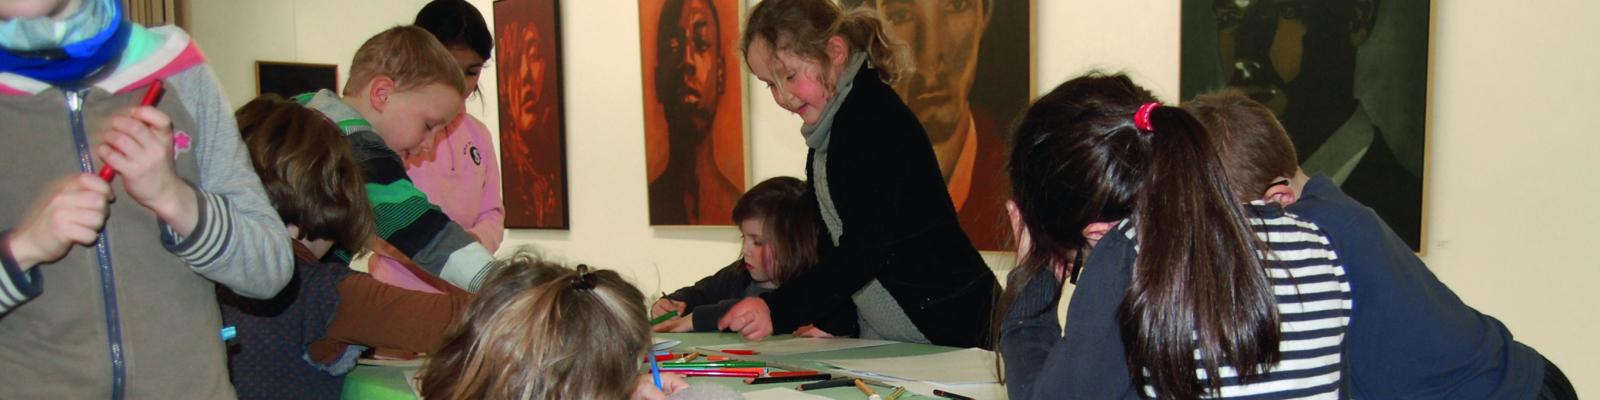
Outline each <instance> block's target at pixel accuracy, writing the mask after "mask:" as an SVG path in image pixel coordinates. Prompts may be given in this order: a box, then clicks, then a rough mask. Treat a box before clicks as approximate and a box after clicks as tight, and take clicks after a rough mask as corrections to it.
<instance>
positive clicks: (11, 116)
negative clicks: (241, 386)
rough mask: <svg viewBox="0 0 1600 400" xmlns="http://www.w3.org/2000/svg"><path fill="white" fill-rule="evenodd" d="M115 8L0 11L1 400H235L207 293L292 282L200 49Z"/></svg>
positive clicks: (63, 4)
mask: <svg viewBox="0 0 1600 400" xmlns="http://www.w3.org/2000/svg"><path fill="white" fill-rule="evenodd" d="M124 3H125V2H122V1H117V0H22V1H12V0H7V1H0V121H4V122H3V123H0V137H4V138H5V139H6V145H5V146H4V149H3V155H0V160H3V161H0V166H3V168H0V182H5V185H6V190H4V191H0V210H3V211H0V261H3V264H4V272H3V273H0V315H3V318H0V332H3V333H0V354H3V355H4V356H0V371H6V372H5V373H4V374H0V388H3V389H0V390H3V393H0V397H5V398H24V399H28V398H69V399H85V398H124V397H126V398H134V399H145V398H149V399H172V398H186V399H229V398H233V397H234V393H233V388H231V387H230V386H229V385H228V372H227V365H226V364H225V363H224V360H225V357H224V352H225V349H224V348H223V346H222V343H221V342H219V341H218V340H217V332H218V330H219V329H221V328H222V326H221V321H220V317H219V315H220V314H221V313H220V312H219V310H218V309H217V302H216V292H215V290H216V289H215V286H216V285H217V284H221V285H223V286H227V287H228V288H230V289H232V290H234V291H235V292H237V293H239V294H241V295H244V296H249V297H253V298H267V297H272V295H274V294H276V293H278V291H279V290H280V289H282V288H283V287H284V284H285V283H287V282H288V281H289V276H290V274H291V273H292V272H293V271H294V268H293V266H294V263H293V261H292V255H291V252H290V251H289V238H288V235H287V234H286V233H284V229H283V222H281V221H279V220H278V217H277V215H276V214H274V213H273V212H272V206H271V205H270V204H268V203H267V198H266V196H265V195H264V194H262V192H261V182H260V180H258V179H257V178H256V175H255V172H253V171H251V170H250V163H249V161H248V160H246V158H245V150H244V147H243V146H242V145H241V144H240V142H239V131H238V128H237V127H235V126H234V121H233V114H232V113H230V112H229V110H228V106H227V105H226V103H227V102H226V101H225V100H224V97H223V95H222V89H221V87H220V85H219V84H218V83H217V79H216V76H215V75H214V74H213V73H212V71H211V68H210V67H209V66H207V65H206V61H205V57H204V56H202V55H201V51H200V48H199V47H198V46H197V45H196V44H195V43H194V41H193V40H191V39H190V38H189V35H188V34H187V33H184V32H183V31H182V30H180V29H178V28H175V27H171V26H164V27H158V28H146V27H143V26H139V25H138V24H135V23H133V22H129V21H127V20H124V19H123V15H124V11H125V7H126V6H124ZM152 82H161V83H162V85H163V87H165V93H166V94H165V95H164V96H159V97H158V98H155V99H153V100H156V101H155V102H154V103H153V104H150V105H149V106H141V105H140V104H141V99H142V98H143V97H145V96H146V93H147V92H149V91H150V86H151V85H152ZM102 170H103V171H105V172H106V173H107V174H106V175H105V177H104V178H102V177H101V176H96V172H97V171H102ZM113 198H114V199H116V201H112V199H113ZM29 204H32V206H31V207H30V206H29Z"/></svg>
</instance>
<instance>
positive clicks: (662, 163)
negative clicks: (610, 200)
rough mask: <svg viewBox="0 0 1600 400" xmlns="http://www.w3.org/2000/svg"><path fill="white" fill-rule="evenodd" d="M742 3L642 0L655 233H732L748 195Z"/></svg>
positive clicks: (641, 32) (727, 0)
mask: <svg viewBox="0 0 1600 400" xmlns="http://www.w3.org/2000/svg"><path fill="white" fill-rule="evenodd" d="M742 10H743V9H742V8H740V7H739V2H738V1H737V0H640V1H639V37H640V43H639V44H640V48H641V50H642V51H641V53H642V54H643V58H644V60H643V64H641V65H642V66H643V68H642V70H643V75H644V110H645V113H644V115H645V160H646V163H645V165H646V177H647V179H648V181H649V203H650V225H733V216H732V213H733V204H734V202H736V201H738V199H739V195H740V194H742V193H744V181H745V166H744V96H743V93H744V91H743V89H742V86H741V84H740V81H741V79H742V77H743V71H742V70H740V67H739V63H740V62H741V59H740V57H739V53H738V51H737V50H736V49H735V47H734V44H735V43H736V41H737V40H738V37H739V15H740V12H741V11H742Z"/></svg>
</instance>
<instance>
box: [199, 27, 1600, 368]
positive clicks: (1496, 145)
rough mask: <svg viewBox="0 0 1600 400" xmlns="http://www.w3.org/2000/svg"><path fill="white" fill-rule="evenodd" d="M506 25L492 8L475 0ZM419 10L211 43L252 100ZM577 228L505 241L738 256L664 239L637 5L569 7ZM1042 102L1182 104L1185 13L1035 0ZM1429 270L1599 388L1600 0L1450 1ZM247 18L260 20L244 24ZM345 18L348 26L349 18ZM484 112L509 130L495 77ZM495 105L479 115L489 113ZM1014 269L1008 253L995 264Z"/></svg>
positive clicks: (1436, 60)
mask: <svg viewBox="0 0 1600 400" xmlns="http://www.w3.org/2000/svg"><path fill="white" fill-rule="evenodd" d="M472 2H473V4H476V5H477V6H478V7H479V9H480V10H483V11H484V12H485V14H489V16H490V17H491V18H492V11H491V10H492V8H491V4H490V0H472ZM422 3H424V1H422V0H405V1H393V0H342V1H326V0H293V1H270V2H263V1H255V0H205V1H198V2H195V4H194V5H193V7H194V10H193V11H194V14H193V15H194V16H195V18H194V20H193V21H194V33H195V37H196V38H197V39H198V40H199V41H200V43H201V45H202V46H203V47H204V48H205V49H206V51H207V53H208V55H210V56H211V59H212V63H213V65H214V66H215V67H216V68H217V71H218V74H219V75H221V77H222V80H223V83H224V86H225V88H226V89H227V90H228V92H229V93H230V94H231V96H230V99H232V101H233V102H234V103H235V104H242V102H243V101H245V100H247V99H248V98H249V97H250V96H251V95H253V94H254V84H255V78H254V73H253V69H252V68H253V65H254V61H255V60H257V59H261V60H275V61H299V62H318V63H338V64H340V66H341V76H342V75H343V69H345V68H347V67H348V63H349V58H350V56H351V55H352V54H353V53H354V51H355V48H356V47H357V46H359V45H360V43H361V41H362V40H365V38H366V37H368V36H370V35H372V34H373V33H376V32H378V31H379V30H381V29H383V28H385V27H388V26H390V25H393V24H399V23H406V22H409V21H410V20H411V17H412V16H413V15H414V12H415V10H417V9H418V8H420V5H421V4H422ZM562 3H563V4H562V6H563V7H564V9H563V10H562V19H561V24H562V26H563V28H564V29H563V32H562V35H563V37H562V47H563V48H562V52H563V56H564V64H563V69H564V71H565V73H566V77H565V85H566V86H565V90H566V93H567V99H566V104H567V114H566V117H567V138H568V143H569V144H568V149H567V154H568V167H569V172H568V173H569V180H570V182H571V187H570V190H571V194H570V195H571V198H570V206H571V213H572V214H571V215H572V226H573V229H572V230H571V231H532V230H518V231H512V232H510V233H509V234H508V235H507V238H508V247H512V246H515V245H517V244H532V245H536V246H538V247H540V248H542V249H544V250H546V251H547V252H548V253H550V254H553V255H556V256H559V257H562V258H565V259H569V260H581V261H583V262H587V263H591V264H597V265H602V266H606V267H610V268H615V269H619V270H622V271H623V272H624V274H631V275H632V276H634V278H635V279H636V283H638V284H639V286H640V287H641V289H644V290H645V291H646V292H657V291H662V290H671V289H674V288H677V287H679V286H683V285H686V284H688V283H691V282H692V281H693V280H694V279H696V278H698V277H700V276H703V275H705V274H707V273H709V272H710V271H712V270H714V269H715V268H717V267H720V266H722V265H724V264H726V263H727V262H729V261H731V260H732V259H733V257H734V256H735V254H736V252H737V240H738V234H737V233H736V232H735V231H734V230H733V229H731V228H651V227H649V226H648V223H647V218H646V214H645V213H646V211H645V210H646V206H645V198H646V196H645V187H646V185H645V180H644V175H645V174H644V169H645V166H644V160H643V158H644V157H643V156H644V145H643V142H644V141H643V135H644V134H643V126H644V123H643V111H642V107H643V105H642V100H637V99H639V98H640V97H641V87H640V85H641V83H640V76H641V75H640V67H639V61H638V60H639V39H638V24H637V22H636V21H638V18H639V16H638V11H637V3H636V2H635V1H633V0H582V1H573V0H569V1H565V2H562ZM1036 4H1037V7H1038V10H1037V12H1036V18H1037V21H1038V22H1037V23H1036V25H1038V29H1037V30H1038V33H1037V37H1036V40H1035V41H1036V43H1038V55H1037V57H1036V59H1037V69H1036V70H1037V72H1038V73H1037V75H1036V76H1035V81H1036V82H1039V83H1038V87H1037V88H1036V90H1037V91H1038V92H1039V93H1043V92H1045V91H1047V90H1049V89H1050V88H1051V87H1053V86H1054V84H1056V83H1059V82H1061V81H1063V80H1065V79H1068V78H1070V77H1071V76H1074V75H1075V74H1078V73H1081V72H1084V71H1087V70H1090V69H1102V70H1113V71H1124V72H1128V73H1129V74H1131V75H1133V76H1134V77H1135V79H1136V80H1138V81H1139V82H1141V83H1142V84H1144V85H1146V86H1147V87H1149V88H1150V89H1151V90H1152V91H1154V92H1156V93H1157V94H1158V95H1159V96H1160V97H1162V98H1163V99H1167V100H1174V99H1176V97H1177V92H1178V56H1179V44H1178V35H1179V32H1178V8H1177V3H1176V2H1172V1H1164V0H1130V1H1119V2H1100V1H1090V0H1066V1H1062V0H1048V1H1046V0H1038V1H1036ZM1433 14H1434V15H1433V18H1434V21H1433V33H1432V38H1433V42H1434V43H1433V62H1432V64H1433V66H1432V82H1431V93H1430V98H1429V101H1430V104H1431V108H1430V110H1431V118H1430V125H1429V126H1430V130H1431V132H1430V136H1429V144H1428V146H1429V152H1428V157H1429V158H1428V162H1427V168H1428V181H1427V182H1426V183H1425V186H1426V189H1425V190H1426V210H1427V211H1426V213H1427V221H1426V224H1425V226H1424V229H1425V231H1426V236H1425V239H1426V243H1424V246H1425V249H1424V253H1425V254H1426V257H1425V258H1426V259H1427V261H1428V263H1429V265H1430V266H1431V267H1432V268H1433V270H1434V271H1435V272H1436V273H1437V274H1438V275H1439V277H1440V278H1441V279H1443V280H1444V281H1445V283H1447V284H1449V285H1450V286H1451V287H1452V288H1453V289H1454V290H1455V291H1456V292H1457V293H1458V294H1459V295H1460V296H1461V297H1462V298H1463V299H1465V300H1466V302H1467V303H1468V304H1471V305H1473V306H1475V307H1477V308H1478V309H1480V310H1482V311H1484V312H1486V313H1489V314H1491V315H1494V316H1496V317H1498V318H1499V319H1501V320H1502V321H1504V322H1505V323H1506V324H1507V325H1508V326H1509V327H1510V328H1511V329H1512V332H1514V333H1515V334H1516V335H1517V337H1518V339H1519V340H1522V341H1523V342H1525V343H1528V344H1530V345H1532V346H1534V347H1535V348H1538V349H1539V350H1540V351H1541V352H1542V353H1544V354H1545V355H1546V356H1547V357H1549V358H1550V359H1552V360H1554V361H1555V362H1556V363H1557V364H1559V365H1561V367H1562V368H1563V369H1564V370H1566V372H1567V374H1568V375H1569V376H1570V377H1571V378H1572V380H1573V381H1574V383H1575V384H1577V385H1578V387H1579V389H1580V394H1584V395H1586V396H1587V397H1595V396H1600V385H1596V384H1592V383H1589V382H1593V381H1596V380H1597V379H1600V345H1595V344H1594V342H1595V341H1594V340H1593V339H1592V338H1591V337H1590V336H1591V334H1592V332H1596V331H1600V313H1597V312H1595V310H1594V307H1595V306H1596V305H1597V302H1596V301H1594V300H1591V299H1590V298H1589V297H1588V296H1586V295H1585V293H1586V292H1587V290H1586V289H1590V290H1592V288H1594V287H1595V286H1596V285H1597V284H1596V282H1600V261H1596V260H1600V258H1596V257H1594V256H1592V255H1590V254H1587V252H1585V251H1583V250H1582V249H1586V248H1589V247H1588V246H1593V245H1596V243H1600V233H1596V232H1597V231H1596V230H1594V229H1593V228H1592V227H1595V226H1600V210H1595V209H1594V207H1593V206H1592V204H1594V203H1596V200H1595V199H1594V198H1595V197H1596V196H1600V176H1597V175H1600V173H1597V172H1596V171H1600V157H1597V156H1595V154H1596V153H1597V152H1600V138H1597V135H1595V134H1593V133H1591V132H1589V130H1588V129H1585V128H1587V127H1586V126H1583V125H1584V124H1585V123H1586V122H1588V121H1587V120H1586V118H1584V117H1583V116H1584V115H1587V113H1588V112H1594V110H1595V109H1596V106H1597V105H1600V104H1597V102H1596V101H1594V100H1593V94H1594V93H1600V74H1597V73H1595V72H1594V71H1595V70H1596V69H1600V47H1597V46H1595V45H1594V44H1593V43H1592V42H1593V40H1594V38H1597V37H1600V27H1597V26H1596V25H1595V24H1592V23H1590V22H1591V21H1593V20H1594V19H1595V18H1596V17H1600V3H1597V2H1593V1H1587V0H1539V1H1534V2H1514V3H1513V2H1472V3H1471V4H1467V3H1460V2H1438V3H1435V4H1434V11H1433ZM241 17H243V18H241ZM341 24H342V25H341ZM487 71H489V73H486V74H485V79H484V82H483V85H482V86H483V89H484V94H485V96H486V99H485V101H483V102H481V103H480V102H478V101H476V100H473V101H470V102H469V107H468V108H469V110H470V111H471V112H472V113H473V114H475V115H478V116H479V117H480V119H482V120H483V121H484V122H485V123H487V124H489V126H490V128H491V129H493V128H496V126H497V125H498V119H497V118H495V117H494V116H495V115H496V112H497V110H496V107H495V102H494V101H493V99H494V98H495V97H494V96H495V91H494V73H493V71H494V68H493V65H492V64H491V65H490V68H489V69H488V70H487ZM748 97H749V98H750V101H749V103H750V105H749V108H750V111H749V114H750V128H751V129H750V132H751V134H750V138H749V140H750V146H751V151H750V159H751V165H750V173H749V174H748V175H749V176H750V179H751V182H755V181H759V180H761V179H765V178H767V177H771V176H776V175H801V174H803V165H804V153H805V148H804V144H803V143H801V141H800V139H799V137H798V135H797V129H798V126H799V121H798V120H797V119H795V118H793V117H792V116H789V115H788V114H787V113H785V112H783V111H781V110H779V109H777V108H776V107H775V106H774V105H773V104H771V102H770V101H769V100H768V98H767V97H766V95H765V94H764V93H762V92H759V91H758V92H755V93H752V95H750V96H748ZM480 105H481V106H480ZM990 258H991V260H990V262H991V265H995V266H1003V265H1005V264H1006V263H1008V262H1009V258H1008V257H1005V256H998V255H995V256H990Z"/></svg>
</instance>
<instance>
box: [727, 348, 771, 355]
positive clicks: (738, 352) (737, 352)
mask: <svg viewBox="0 0 1600 400" xmlns="http://www.w3.org/2000/svg"><path fill="white" fill-rule="evenodd" d="M721 351H722V352H723V353H728V354H733V355H736V356H753V355H757V354H761V352H759V351H755V350H739V349H728V350H721Z"/></svg>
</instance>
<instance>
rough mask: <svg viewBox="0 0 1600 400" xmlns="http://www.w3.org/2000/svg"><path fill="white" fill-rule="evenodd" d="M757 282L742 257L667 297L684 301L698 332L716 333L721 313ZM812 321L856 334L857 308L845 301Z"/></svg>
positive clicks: (836, 331)
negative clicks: (830, 311) (842, 305)
mask: <svg viewBox="0 0 1600 400" xmlns="http://www.w3.org/2000/svg"><path fill="white" fill-rule="evenodd" d="M754 283H755V279H751V278H750V270H747V269H745V267H744V260H739V261H734V262H733V264H728V266H726V267H722V269H719V270H717V273H715V274H712V275H711V276H708V277H705V278H701V279H700V280H699V281H696V282H695V283H694V285H691V286H685V287H684V288H682V289H678V291H676V292H672V294H669V295H667V298H668V299H672V300H677V301H681V302H683V303H684V305H685V306H684V308H685V309H686V311H687V313H688V315H689V316H690V317H691V318H693V321H694V330H695V331H697V332H715V331H717V320H719V319H722V315H723V314H727V313H728V309H730V308H733V305H734V304H737V303H738V302H739V300H744V297H745V293H746V288H748V287H750V285H751V284H754ZM811 324H812V325H815V326H816V327H817V329H821V330H822V331H823V332H827V333H828V334H830V335H834V336H839V337H845V336H855V335H856V331H857V327H856V308H855V306H854V305H851V304H846V306H845V307H839V308H837V309H835V310H834V312H832V313H828V314H826V315H823V316H822V317H819V318H818V319H816V320H813V321H811ZM791 331H792V330H791ZM785 332H788V331H785Z"/></svg>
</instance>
